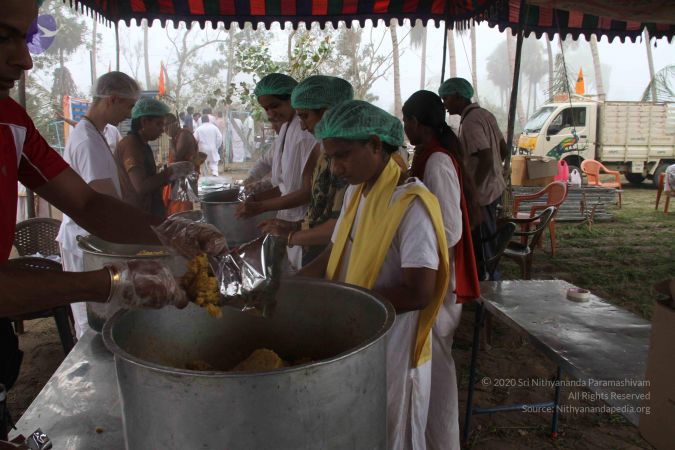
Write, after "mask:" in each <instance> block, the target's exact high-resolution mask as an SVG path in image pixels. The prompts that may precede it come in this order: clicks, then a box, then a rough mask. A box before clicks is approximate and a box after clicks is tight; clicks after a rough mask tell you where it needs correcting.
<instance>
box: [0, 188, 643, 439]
mask: <svg viewBox="0 0 675 450" xmlns="http://www.w3.org/2000/svg"><path fill="white" fill-rule="evenodd" d="M629 195H630V194H629V192H627V193H625V194H624V196H629ZM559 245H560V246H562V247H564V245H565V243H564V241H561V242H559ZM543 278H550V277H543ZM25 328H26V332H25V334H23V335H21V336H20V343H21V348H22V350H23V351H24V352H25V356H24V362H23V366H22V369H21V374H20V378H19V381H18V383H17V384H16V386H15V387H14V388H13V389H12V391H11V392H10V394H9V398H8V404H9V407H10V410H11V411H12V412H13V414H14V416H15V418H17V417H19V416H20V415H21V414H22V413H23V412H24V411H25V410H26V408H27V407H28V406H29V405H30V403H31V402H32V400H33V399H34V398H35V397H36V396H37V395H38V393H39V392H40V390H41V389H42V387H43V386H44V384H45V383H46V382H47V380H48V379H49V377H50V376H51V374H52V373H53V372H54V371H55V370H56V368H57V367H58V365H59V364H60V363H61V361H62V360H63V358H64V354H63V350H62V349H61V346H60V343H59V339H58V334H57V332H56V327H55V325H54V322H53V320H51V319H40V320H34V321H31V322H28V323H26V327H25ZM472 328H473V311H472V308H471V307H465V309H464V314H463V316H462V321H461V324H460V328H459V330H458V332H457V334H456V336H455V352H454V354H455V360H456V363H457V370H458V376H459V379H460V426H463V422H464V417H463V416H464V410H465V403H466V395H467V385H468V366H469V357H470V349H471V332H472ZM555 369H556V368H555V366H554V364H553V363H551V362H550V361H549V360H548V359H547V358H546V357H544V356H543V354H541V353H540V352H539V351H538V350H536V349H535V348H534V347H533V346H531V345H530V344H529V343H527V342H526V341H525V339H524V338H523V337H522V336H520V335H518V334H517V333H515V332H514V331H512V330H510V329H508V328H506V327H505V326H503V325H501V324H500V323H498V322H495V323H494V324H493V337H492V346H491V348H490V349H487V350H486V349H483V350H482V351H481V352H480V354H479V357H478V377H477V379H478V380H482V378H483V377H486V376H487V377H491V378H493V379H494V378H497V377H499V378H521V379H522V378H537V379H553V378H554V375H555ZM574 389H576V390H578V388H568V389H563V394H562V403H563V405H582V406H600V405H602V403H601V402H599V401H598V402H596V403H593V402H590V401H579V400H573V399H570V398H569V397H570V394H571V393H572V391H573V390H574ZM552 395H553V391H552V389H547V388H543V387H542V388H508V389H507V388H497V387H494V386H492V385H483V384H482V383H481V382H480V381H479V382H478V385H477V390H476V403H477V404H480V405H481V406H489V405H498V404H505V403H515V402H537V401H548V400H550V399H552ZM550 423H551V415H550V414H546V413H521V412H508V413H494V414H488V415H481V416H474V418H473V433H472V435H471V438H470V440H469V448H472V449H495V450H509V449H547V448H566V449H651V448H652V447H651V446H650V445H649V444H648V443H647V442H646V441H644V440H643V439H642V438H641V437H640V434H639V433H638V430H637V428H636V427H634V426H633V425H631V424H630V423H628V422H627V421H626V420H625V419H623V417H621V416H619V415H609V414H600V413H598V414H590V413H578V414H575V413H564V414H562V415H561V417H560V422H559V436H558V437H557V439H552V438H551V436H550Z"/></svg>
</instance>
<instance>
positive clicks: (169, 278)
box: [106, 259, 188, 308]
mask: <svg viewBox="0 0 675 450" xmlns="http://www.w3.org/2000/svg"><path fill="white" fill-rule="evenodd" d="M106 268H107V269H108V271H109V272H110V280H111V281H110V296H109V299H108V302H109V303H115V304H118V305H120V306H123V307H126V308H162V307H164V306H167V305H173V306H175V307H176V308H184V307H186V306H187V304H188V298H187V295H186V294H185V291H183V289H182V288H181V287H180V285H179V284H178V283H177V282H176V279H175V278H174V277H173V274H172V273H171V271H170V270H169V268H168V267H166V266H165V265H164V264H162V263H160V262H159V261H155V260H148V259H132V260H131V261H128V262H121V263H113V264H109V265H107V266H106Z"/></svg>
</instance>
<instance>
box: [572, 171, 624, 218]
mask: <svg viewBox="0 0 675 450" xmlns="http://www.w3.org/2000/svg"><path fill="white" fill-rule="evenodd" d="M581 171H582V172H583V173H584V174H586V177H587V179H588V184H589V186H600V187H605V188H614V189H616V190H617V191H616V192H617V193H618V194H619V208H621V192H622V190H621V173H619V172H617V171H616V170H609V169H608V168H606V167H605V166H603V165H602V163H600V162H598V161H596V160H594V159H586V160H584V161H582V162H581ZM601 175H612V176H613V177H614V181H600V176H601Z"/></svg>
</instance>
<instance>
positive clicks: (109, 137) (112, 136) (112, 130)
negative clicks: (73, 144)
mask: <svg viewBox="0 0 675 450" xmlns="http://www.w3.org/2000/svg"><path fill="white" fill-rule="evenodd" d="M56 117H58V118H59V119H60V120H63V121H64V122H66V123H67V124H68V125H70V126H71V127H75V126H77V123H78V122H75V121H74V120H72V119H69V118H67V117H64V116H63V115H62V114H57V116H56ZM103 137H104V138H105V141H106V142H107V143H108V147H109V148H110V151H111V152H112V153H113V155H114V154H115V149H116V148H117V144H118V143H119V141H121V140H122V135H121V134H120V130H118V129H117V127H116V126H115V125H111V124H109V123H107V124H106V125H105V128H103Z"/></svg>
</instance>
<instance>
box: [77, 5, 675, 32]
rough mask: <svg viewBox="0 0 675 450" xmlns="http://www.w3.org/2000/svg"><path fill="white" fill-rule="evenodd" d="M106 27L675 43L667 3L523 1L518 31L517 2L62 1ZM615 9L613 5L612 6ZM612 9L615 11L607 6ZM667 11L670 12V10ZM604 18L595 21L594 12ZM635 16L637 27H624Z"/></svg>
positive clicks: (673, 17) (674, 12)
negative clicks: (495, 30)
mask: <svg viewBox="0 0 675 450" xmlns="http://www.w3.org/2000/svg"><path fill="white" fill-rule="evenodd" d="M66 1H70V3H71V4H72V3H73V2H74V3H75V6H76V7H77V8H80V9H82V10H84V11H88V12H91V13H93V14H96V15H99V16H100V17H103V18H104V19H106V20H109V21H111V22H115V23H116V22H119V21H124V22H126V23H127V24H130V23H131V21H132V20H134V19H135V20H137V21H140V20H141V19H148V20H150V21H152V20H155V19H158V20H159V21H160V22H161V24H162V26H164V25H165V24H166V21H167V20H171V21H173V22H174V23H178V22H181V21H184V22H198V23H199V24H200V26H202V27H204V26H205V25H206V23H211V24H214V25H215V24H217V23H223V24H224V25H225V27H229V26H230V24H232V23H236V24H238V25H240V26H243V25H244V24H245V23H246V22H250V23H253V24H259V23H262V24H264V26H265V27H267V28H269V27H270V25H271V24H272V23H275V22H279V23H280V24H281V26H282V27H283V26H284V24H285V23H286V22H290V23H291V24H292V26H293V27H297V25H298V24H299V23H305V24H311V23H315V22H316V23H318V24H319V25H320V26H321V27H323V26H324V25H326V24H327V23H330V24H332V25H333V26H337V24H338V23H339V22H341V21H343V22H345V23H346V24H347V25H348V26H349V24H351V23H352V21H355V20H356V21H359V22H360V23H361V24H362V25H363V24H364V23H365V21H366V20H368V19H370V20H373V21H377V20H380V19H383V20H385V21H387V22H388V21H389V20H391V19H399V20H402V19H410V20H413V21H414V20H416V19H421V20H422V21H424V22H425V23H426V22H428V21H429V20H433V21H435V22H436V23H437V24H440V23H441V22H442V21H444V22H445V23H448V24H454V23H455V22H462V21H466V20H468V19H471V18H473V19H476V20H479V21H487V22H488V23H489V24H490V25H491V26H497V27H499V29H500V30H504V29H505V28H507V27H510V28H512V29H518V28H520V26H521V25H523V26H524V28H525V30H526V33H528V34H529V33H530V32H534V33H535V34H536V35H537V36H541V34H543V33H548V34H549V36H551V37H552V36H553V35H554V34H555V33H562V34H563V35H567V34H572V36H574V38H577V37H578V36H580V35H584V36H586V37H590V35H591V34H595V35H596V36H598V38H599V37H601V36H608V37H609V38H610V40H611V39H613V38H615V37H619V38H620V39H621V40H624V39H625V38H629V39H631V40H635V39H636V38H637V37H639V36H640V35H641V34H642V30H643V29H645V28H647V29H648V30H649V33H650V35H651V36H652V37H656V38H661V37H667V38H669V39H672V37H673V36H675V5H673V3H675V2H673V1H672V0H527V6H526V10H525V13H524V14H523V16H522V17H523V18H524V19H523V20H522V22H523V23H522V24H521V23H520V22H521V20H520V14H519V13H520V4H521V0H64V2H66ZM612 2H615V3H612ZM613 5H615V6H613ZM671 5H672V6H671ZM598 12H599V13H601V14H602V15H594V14H593V13H598ZM631 17H639V18H640V20H630V19H631Z"/></svg>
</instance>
